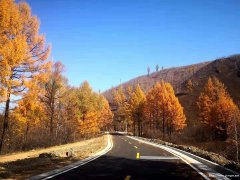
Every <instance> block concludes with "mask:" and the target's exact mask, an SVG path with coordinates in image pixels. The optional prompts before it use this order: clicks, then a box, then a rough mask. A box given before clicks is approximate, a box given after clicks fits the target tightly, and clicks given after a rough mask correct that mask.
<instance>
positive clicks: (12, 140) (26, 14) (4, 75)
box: [0, 0, 113, 153]
mask: <svg viewBox="0 0 240 180" xmlns="http://www.w3.org/2000/svg"><path fill="white" fill-rule="evenodd" d="M49 52H50V46H49V45H48V44H47V43H46V42H45V37H44V36H43V35H42V34H40V33H39V20H38V18H37V17H36V16H33V15H32V13H31V9H30V7H29V5H28V4H27V3H25V2H20V3H15V2H14V1H13V0H0V103H1V105H2V106H3V115H1V116H0V121H1V125H0V128H1V129H0V153H1V152H11V151H16V150H25V149H30V148H34V147H42V146H49V145H54V144H62V143H67V142H71V141H75V140H77V139H79V138H82V137H90V136H93V135H95V134H97V133H99V132H100V130H108V129H109V125H110V124H111V122H112V118H113V115H112V112H111V109H110V107H109V104H108V102H107V100H106V99H105V98H104V97H103V96H102V95H100V94H98V93H95V92H93V91H92V89H91V87H90V85H89V84H88V83H87V82H84V83H83V84H82V85H81V86H80V87H79V88H75V87H70V86H69V85H68V81H67V78H66V77H64V76H63V74H62V73H63V71H64V65H63V64H62V63H61V62H55V63H54V62H51V61H49V60H48V55H49Z"/></svg>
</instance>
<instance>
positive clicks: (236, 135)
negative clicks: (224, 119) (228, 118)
mask: <svg viewBox="0 0 240 180" xmlns="http://www.w3.org/2000/svg"><path fill="white" fill-rule="evenodd" d="M234 131H235V132H234V134H235V141H236V159H237V162H239V154H238V153H239V151H238V130H237V120H235V123H234Z"/></svg>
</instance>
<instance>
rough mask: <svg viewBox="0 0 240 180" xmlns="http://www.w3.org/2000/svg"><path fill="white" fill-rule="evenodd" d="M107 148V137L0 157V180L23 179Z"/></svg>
mask: <svg viewBox="0 0 240 180" xmlns="http://www.w3.org/2000/svg"><path fill="white" fill-rule="evenodd" d="M106 146H107V135H102V136H100V137H97V138H92V139H89V140H85V141H81V142H76V143H71V144H66V145H61V146H54V147H50V148H46V149H37V150H32V151H28V152H22V153H15V154H10V155H4V156H0V179H25V178H27V177H31V176H34V175H37V174H40V173H43V172H47V171H51V170H54V169H57V168H61V167H63V166H66V165H68V164H71V163H73V162H76V161H79V160H82V159H85V158H87V157H90V156H92V155H93V154H95V153H96V152H98V151H100V150H102V149H104V148H105V147H106Z"/></svg>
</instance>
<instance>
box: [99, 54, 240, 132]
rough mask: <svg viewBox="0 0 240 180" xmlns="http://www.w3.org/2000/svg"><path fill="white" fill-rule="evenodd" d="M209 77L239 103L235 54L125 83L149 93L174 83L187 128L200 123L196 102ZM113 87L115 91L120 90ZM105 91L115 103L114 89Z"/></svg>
mask: <svg viewBox="0 0 240 180" xmlns="http://www.w3.org/2000/svg"><path fill="white" fill-rule="evenodd" d="M210 76H216V77H217V78H218V79H219V80H220V81H222V82H223V83H224V84H225V86H226V88H227V90H228V91H229V93H230V95H231V96H232V98H233V99H234V101H235V102H236V103H238V102H239V100H240V93H239V89H240V55H234V56H230V57H227V58H221V59H216V60H213V61H209V62H204V63H199V64H192V65H189V66H183V67H175V68H169V69H163V70H160V71H159V72H154V73H152V74H150V75H149V76H147V75H143V76H139V77H136V78H134V79H132V80H130V81H128V82H125V83H123V84H122V87H123V89H124V90H126V88H127V87H128V86H133V87H134V86H136V85H137V84H139V85H140V86H141V88H142V89H143V90H144V91H145V92H146V91H147V90H148V89H149V88H150V87H151V86H153V85H154V84H155V83H156V82H159V81H161V80H164V81H166V82H169V83H171V84H172V86H173V87H174V90H175V94H176V95H177V96H178V97H179V100H180V102H181V104H182V105H183V107H184V111H185V114H186V117H187V124H188V127H191V126H193V125H194V124H196V123H197V107H196V100H197V97H198V96H199V94H200V92H201V90H202V89H203V86H204V84H205V83H206V81H207V79H208V78H209V77H210ZM189 80H191V81H192V83H193V90H192V91H189V89H188V88H187V82H188V81H189ZM118 87H119V86H116V87H114V88H113V89H116V88H118ZM113 89H109V90H107V91H105V92H103V95H104V96H105V97H106V98H107V99H108V100H109V102H110V105H111V104H112V90H113Z"/></svg>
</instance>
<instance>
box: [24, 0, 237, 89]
mask: <svg viewBox="0 0 240 180" xmlns="http://www.w3.org/2000/svg"><path fill="white" fill-rule="evenodd" d="M27 2H28V3H29V4H30V6H31V8H32V11H33V14H34V15H37V16H38V17H39V19H40V21H41V28H40V31H41V32H42V33H44V34H45V35H46V38H47V42H49V43H51V45H52V53H51V57H53V59H54V60H56V61H57V60H60V61H62V62H63V63H64V64H65V66H66V72H65V74H66V76H67V77H68V79H69V83H70V84H71V85H73V86H78V85H79V84H80V83H81V82H82V81H84V80H88V81H89V82H90V84H91V86H92V87H93V88H94V90H96V91H98V90H99V89H100V90H101V91H104V90H106V89H108V88H111V87H112V86H115V85H118V84H119V83H120V80H121V81H122V82H124V81H127V80H129V79H132V78H134V77H136V76H139V75H143V74H146V72H147V70H146V69H147V66H150V67H151V70H152V71H153V70H154V69H155V68H154V67H155V65H156V64H159V66H160V67H161V66H163V67H173V66H174V67H176V66H182V65H188V64H192V63H198V62H202V61H207V60H213V59H215V58H218V57H223V56H228V55H232V54H236V53H240V20H239V19H240V1H239V0H225V1H223V0H199V1H197V0H194V1H193V0H192V1H187V0H181V1H180V0H175V1H174V0H165V1H163V0H75V1H74V0H65V1H64V0H41V1H40V0H27Z"/></svg>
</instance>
